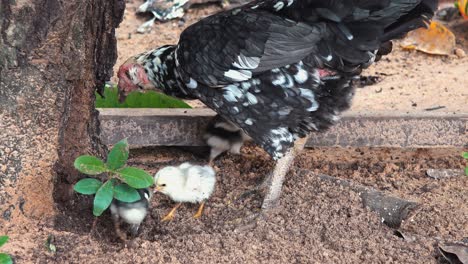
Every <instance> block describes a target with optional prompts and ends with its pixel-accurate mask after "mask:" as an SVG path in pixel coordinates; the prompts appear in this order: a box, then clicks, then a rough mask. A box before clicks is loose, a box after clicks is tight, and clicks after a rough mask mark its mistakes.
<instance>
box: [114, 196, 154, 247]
mask: <svg viewBox="0 0 468 264" xmlns="http://www.w3.org/2000/svg"><path fill="white" fill-rule="evenodd" d="M137 191H138V193H139V194H140V200H138V201H136V202H133V203H126V202H122V201H119V200H117V199H114V200H112V204H111V206H110V211H111V214H112V220H114V225H115V230H116V232H117V235H118V236H119V237H120V238H121V239H123V240H125V238H126V236H125V235H124V234H123V233H122V232H121V231H120V219H122V220H123V221H124V222H125V223H127V224H130V233H131V234H132V236H136V235H137V233H138V229H139V228H140V224H141V222H143V220H144V219H145V217H146V215H147V213H148V207H149V201H150V200H151V196H152V193H151V191H150V189H149V188H144V189H137Z"/></svg>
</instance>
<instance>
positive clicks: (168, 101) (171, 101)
mask: <svg viewBox="0 0 468 264" xmlns="http://www.w3.org/2000/svg"><path fill="white" fill-rule="evenodd" d="M96 107H97V108H191V107H190V106H189V105H188V104H186V103H185V102H184V101H182V100H179V99H175V98H173V97H170V96H167V95H165V94H162V93H156V92H154V91H147V92H145V93H140V92H138V91H136V92H132V93H130V94H129V95H128V96H127V98H126V99H125V102H123V103H120V102H119V95H118V90H117V86H113V87H111V86H109V85H106V87H105V88H104V97H101V96H100V95H99V94H98V93H96Z"/></svg>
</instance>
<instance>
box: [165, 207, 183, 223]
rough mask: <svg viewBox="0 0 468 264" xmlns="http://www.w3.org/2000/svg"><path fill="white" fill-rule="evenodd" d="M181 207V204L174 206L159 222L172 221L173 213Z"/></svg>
mask: <svg viewBox="0 0 468 264" xmlns="http://www.w3.org/2000/svg"><path fill="white" fill-rule="evenodd" d="M181 205H182V203H178V204H176V206H174V208H172V210H171V211H170V212H169V213H168V214H167V215H166V216H165V217H164V218H163V219H162V220H161V222H165V221H171V220H172V219H174V214H175V211H176V210H177V208H179V207H180V206H181Z"/></svg>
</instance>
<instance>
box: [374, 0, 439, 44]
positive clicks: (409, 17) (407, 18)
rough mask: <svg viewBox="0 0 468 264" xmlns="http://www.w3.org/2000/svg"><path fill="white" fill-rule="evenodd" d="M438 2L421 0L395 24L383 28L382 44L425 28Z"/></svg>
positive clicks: (435, 0) (436, 0)
mask: <svg viewBox="0 0 468 264" xmlns="http://www.w3.org/2000/svg"><path fill="white" fill-rule="evenodd" d="M437 5H438V0H422V1H421V2H420V3H419V4H418V5H417V6H416V7H415V8H413V9H412V10H411V11H410V12H409V13H407V14H405V15H403V16H401V17H400V18H399V19H398V20H397V21H396V22H394V23H392V24H390V25H389V26H388V27H386V28H385V33H384V35H383V36H382V38H381V41H382V42H386V41H389V40H391V39H395V38H401V37H403V36H404V35H405V34H406V33H408V32H409V31H411V30H414V29H417V28H420V27H427V26H428V25H429V23H430V19H431V18H432V16H433V15H434V12H435V11H436V10H437Z"/></svg>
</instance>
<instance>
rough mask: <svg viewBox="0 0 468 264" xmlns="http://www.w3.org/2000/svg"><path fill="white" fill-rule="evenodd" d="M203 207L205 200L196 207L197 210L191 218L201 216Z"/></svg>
mask: <svg viewBox="0 0 468 264" xmlns="http://www.w3.org/2000/svg"><path fill="white" fill-rule="evenodd" d="M204 207H205V202H202V203H201V204H200V207H198V211H197V213H196V214H194V215H193V218H195V219H198V218H200V217H201V216H202V214H203V208H204Z"/></svg>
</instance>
